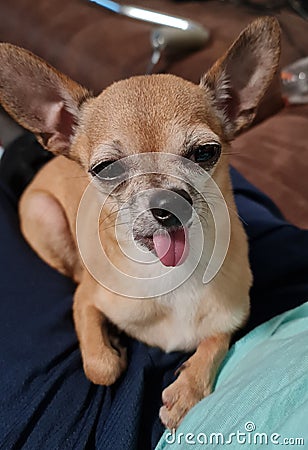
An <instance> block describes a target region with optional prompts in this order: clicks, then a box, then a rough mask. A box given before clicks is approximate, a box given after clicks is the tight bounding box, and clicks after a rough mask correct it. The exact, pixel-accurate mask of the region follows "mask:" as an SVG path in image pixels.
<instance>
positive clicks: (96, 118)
mask: <svg viewBox="0 0 308 450" xmlns="http://www.w3.org/2000/svg"><path fill="white" fill-rule="evenodd" d="M83 123H84V125H85V129H86V130H87V133H88V135H89V136H88V137H89V139H90V144H91V143H93V145H97V144H98V143H99V142H101V143H104V142H106V141H108V142H119V144H121V146H122V147H123V149H124V151H125V153H126V154H132V153H136V152H138V153H141V152H155V151H166V150H167V151H168V152H172V153H177V151H178V148H179V146H180V145H181V142H182V141H183V139H184V138H185V133H187V132H188V131H189V130H190V129H191V128H192V126H194V125H195V126H198V125H201V124H202V125H203V126H204V127H205V129H206V128H208V129H209V130H213V131H214V132H216V133H217V132H219V123H218V121H217V122H216V121H215V118H214V116H213V112H212V109H211V104H210V101H209V99H207V98H206V94H205V92H204V90H203V89H201V88H200V87H199V86H197V85H194V84H193V83H191V82H189V81H185V80H183V79H181V78H178V77H176V76H173V75H151V76H140V77H133V78H130V79H127V80H123V81H119V82H117V83H114V84H113V85H111V86H110V87H109V88H107V89H106V90H105V91H103V93H102V94H101V95H99V96H98V97H97V98H96V99H94V100H91V108H87V107H86V108H85V111H84V117H83ZM91 146H92V145H91Z"/></svg>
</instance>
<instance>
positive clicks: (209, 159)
mask: <svg viewBox="0 0 308 450" xmlns="http://www.w3.org/2000/svg"><path fill="white" fill-rule="evenodd" d="M220 153H221V145H220V144H218V143H217V142H213V143H209V144H203V145H198V146H196V147H195V148H194V149H193V150H192V152H191V155H190V159H192V160H193V161H194V162H196V163H197V164H205V165H206V166H208V167H212V166H213V165H214V164H215V163H216V162H217V160H218V158H219V156H220Z"/></svg>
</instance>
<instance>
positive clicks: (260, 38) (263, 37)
mask: <svg viewBox="0 0 308 450" xmlns="http://www.w3.org/2000/svg"><path fill="white" fill-rule="evenodd" d="M279 56H280V27H279V24H278V21H277V19H275V18H272V17H264V18H260V19H257V20H255V21H254V22H252V23H251V24H250V25H249V26H248V27H247V28H245V29H244V31H243V32H242V33H241V34H240V36H239V37H238V39H237V40H236V41H235V42H234V43H233V45H232V46H231V47H230V49H229V50H228V51H227V53H226V54H225V55H224V56H223V57H222V58H220V59H219V60H218V61H217V62H216V63H215V64H214V66H213V67H212V68H211V69H210V70H209V72H207V73H206V74H205V75H204V76H203V77H202V79H201V83H200V85H201V87H203V88H204V89H205V90H206V92H207V93H208V94H209V95H210V96H211V97H212V99H213V104H214V107H215V109H216V110H217V113H218V115H219V117H220V120H221V122H222V125H223V129H224V132H225V136H226V139H228V140H231V139H232V138H233V137H234V136H235V135H236V134H238V133H239V132H240V131H241V130H242V129H244V128H246V127H247V126H248V125H249V124H250V123H251V122H252V120H253V119H254V117H255V115H256V111H257V107H258V104H259V102H260V100H261V99H262V97H263V95H264V94H265V92H266V90H267V88H268V87H269V85H270V83H271V81H272V79H273V77H274V75H275V72H276V70H277V67H278V63H279Z"/></svg>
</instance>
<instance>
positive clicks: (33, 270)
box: [0, 170, 308, 450]
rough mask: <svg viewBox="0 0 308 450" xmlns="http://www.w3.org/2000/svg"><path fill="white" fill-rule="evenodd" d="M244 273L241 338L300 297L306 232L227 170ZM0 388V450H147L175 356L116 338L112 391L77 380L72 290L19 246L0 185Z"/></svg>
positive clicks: (10, 203)
mask: <svg viewBox="0 0 308 450" xmlns="http://www.w3.org/2000/svg"><path fill="white" fill-rule="evenodd" d="M232 179H233V185H234V188H235V193H236V201H237V206H238V209H239V214H240V216H241V218H242V219H243V221H244V224H245V228H246V231H247V233H248V236H249V240H250V260H251V265H252V270H253V273H254V278H255V281H254V286H253V288H252V290H251V302H252V310H251V311H252V313H251V319H250V320H249V322H248V324H247V325H246V327H245V330H244V331H242V332H241V333H244V332H247V331H248V330H249V329H251V328H252V327H254V326H256V325H257V324H259V323H262V322H264V321H265V320H267V319H268V318H270V317H273V316H274V315H276V314H278V313H280V312H283V311H286V310H288V309H290V308H293V307H295V306H298V305H299V304H301V303H302V302H304V301H305V299H306V295H307V292H308V280H307V269H308V245H307V244H308V231H305V230H299V229H297V228H296V227H294V226H292V225H290V224H288V223H286V222H285V221H284V220H283V218H282V217H281V216H280V215H279V212H278V211H277V209H276V208H275V206H274V205H273V204H272V203H271V201H270V200H269V199H268V198H267V197H265V196H263V194H261V193H259V192H258V191H257V190H256V189H255V188H254V187H253V186H251V185H250V184H249V183H247V181H246V180H244V179H243V178H242V177H241V176H240V175H239V174H238V173H237V172H236V171H234V170H232ZM0 241H1V243H0V246H1V247H0V248H1V252H0V267H1V274H0V289H1V302H0V308H1V314H0V329H1V332H0V333H1V338H0V345H1V349H0V355H1V356H0V365H1V371H0V383H1V390H2V392H1V399H2V408H1V420H0V430H1V432H0V436H1V438H0V447H2V448H16V449H17V448H29V449H30V448H31V449H35V448H40V449H44V448H46V449H50V448H61V449H65V448H67V449H70V448H76V449H83V448H93V447H97V448H102V449H104V450H107V449H112V450H117V449H122V448H125V449H128V450H129V449H135V448H142V449H146V448H150V447H152V448H153V447H154V446H155V444H156V443H157V441H158V440H159V438H160V435H161V434H162V432H163V427H162V425H161V424H160V421H159V418H158V410H159V407H160V403H161V392H162V390H163V388H164V387H165V386H166V385H167V384H169V383H170V382H171V381H172V380H173V378H174V371H175V369H176V367H177V366H178V365H179V364H181V362H182V361H183V360H184V359H185V355H184V354H180V353H172V354H164V353H163V352H162V351H160V350H159V349H157V348H149V347H147V346H146V345H143V344H141V343H139V342H137V341H134V340H133V339H129V338H126V344H127V347H128V360H129V364H128V368H127V371H126V373H125V374H124V375H123V377H122V378H121V380H119V382H117V383H116V385H114V386H113V387H109V388H105V387H100V386H95V385H93V384H91V383H90V382H89V381H88V380H87V379H86V378H85V376H84V374H83V370H82V363H81V358H80V353H79V349H78V342H77V338H76V335H75V332H74V327H73V322H72V314H71V306H72V296H73V292H74V288H75V286H74V285H73V283H72V282H71V281H70V280H68V279H66V278H65V277H63V276H61V275H60V274H58V273H57V272H56V271H54V270H53V269H51V268H49V267H48V266H47V265H46V264H45V263H44V262H42V261H41V260H40V259H39V258H38V257H37V256H36V255H35V254H34V253H33V252H32V250H31V249H30V248H29V246H28V245H27V244H26V243H25V241H24V240H23V238H22V236H21V234H20V231H19V225H18V218H17V213H16V202H15V199H14V197H13V196H11V195H10V193H9V192H8V190H7V187H6V186H4V185H1V187H0Z"/></svg>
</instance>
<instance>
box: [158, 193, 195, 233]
mask: <svg viewBox="0 0 308 450" xmlns="http://www.w3.org/2000/svg"><path fill="white" fill-rule="evenodd" d="M192 203H193V201H192V199H191V196H190V195H189V193H188V192H186V191H184V190H183V189H173V190H164V189H161V190H159V191H157V192H155V194H154V195H153V196H152V197H151V199H150V210H151V213H152V214H153V216H154V217H155V219H156V220H157V222H159V223H160V224H161V225H163V226H164V227H167V228H170V227H175V226H182V225H185V224H186V223H187V222H188V221H189V219H190V218H191V216H192V208H191V205H192Z"/></svg>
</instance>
